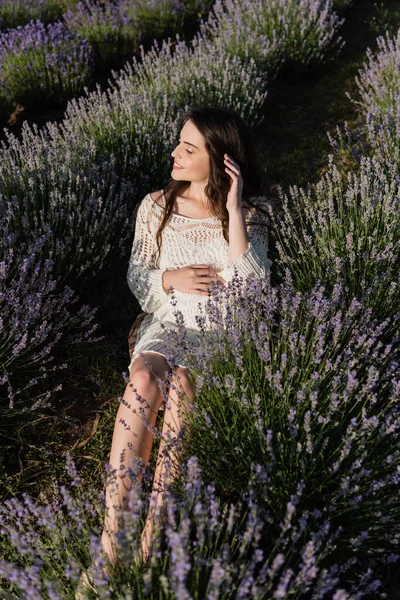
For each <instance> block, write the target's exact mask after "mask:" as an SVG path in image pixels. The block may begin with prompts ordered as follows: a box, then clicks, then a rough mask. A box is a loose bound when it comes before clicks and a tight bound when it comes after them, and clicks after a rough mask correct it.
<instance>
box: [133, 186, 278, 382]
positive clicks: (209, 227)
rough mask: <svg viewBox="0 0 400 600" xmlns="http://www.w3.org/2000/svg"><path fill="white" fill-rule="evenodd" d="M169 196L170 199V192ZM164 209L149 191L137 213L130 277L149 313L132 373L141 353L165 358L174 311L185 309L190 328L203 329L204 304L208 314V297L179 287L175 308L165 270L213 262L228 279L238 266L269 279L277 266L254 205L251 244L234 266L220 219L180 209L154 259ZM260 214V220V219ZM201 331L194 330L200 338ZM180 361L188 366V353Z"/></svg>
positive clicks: (177, 358) (244, 272)
mask: <svg viewBox="0 0 400 600" xmlns="http://www.w3.org/2000/svg"><path fill="white" fill-rule="evenodd" d="M163 199H164V202H165V197H164V196H163ZM251 200H252V202H253V203H254V204H256V201H257V200H258V201H262V202H263V206H265V198H252V199H251ZM163 211H164V208H163V206H160V205H159V204H157V202H155V201H154V200H153V198H152V197H151V195H150V194H147V195H146V196H145V197H144V198H143V200H142V201H141V203H140V205H139V208H138V211H137V215H136V226H135V235H134V240H133V246H132V252H131V257H130V260H129V267H128V274H127V280H128V285H129V288H130V289H131V291H132V293H133V294H134V295H135V297H136V298H137V300H138V302H139V304H140V306H141V308H142V310H143V311H144V312H146V313H149V314H148V315H146V316H145V317H144V319H143V321H142V323H141V325H140V327H139V330H138V333H137V338H136V344H135V348H134V351H133V353H132V356H131V362H130V364H129V367H128V369H129V371H130V369H131V365H132V362H133V361H134V359H135V358H136V357H137V356H138V355H139V354H140V353H141V352H149V351H150V352H155V353H157V354H161V355H163V356H165V354H166V352H167V353H168V352H169V351H170V348H169V346H168V340H167V339H166V338H167V336H166V333H165V330H164V329H163V327H162V326H161V323H163V324H164V325H165V326H166V327H167V328H174V327H176V320H175V317H174V314H173V312H174V311H176V310H179V311H180V312H181V313H182V315H183V317H184V321H185V326H186V328H187V329H188V330H190V331H192V332H196V331H199V327H198V325H197V323H196V320H195V316H196V315H199V314H200V311H199V304H200V305H201V306H202V307H203V314H204V313H205V310H204V308H205V305H206V303H207V301H208V296H201V295H198V294H188V293H184V292H180V291H179V290H174V296H175V298H176V300H177V305H176V307H174V306H172V305H171V303H170V301H171V293H166V292H165V291H164V289H163V287H162V274H163V273H164V271H165V270H167V269H177V268H180V267H184V266H187V265H194V264H210V265H211V268H214V269H217V270H221V272H220V273H219V274H220V276H221V277H223V279H224V280H225V281H226V282H228V281H230V280H231V279H232V277H233V275H234V268H235V267H236V269H237V272H238V274H239V275H240V276H241V277H243V278H245V277H247V276H248V275H249V274H250V273H254V274H255V275H256V276H257V277H260V278H264V277H265V275H266V273H267V271H268V270H269V268H270V266H271V264H272V261H271V260H270V259H269V258H268V255H267V252H268V235H267V227H265V226H264V225H260V224H258V225H257V224H256V223H255V222H254V221H258V223H260V220H261V213H258V214H257V211H255V209H253V208H245V209H244V215H245V219H246V223H247V231H248V236H249V247H248V249H247V250H246V252H244V253H243V254H241V255H240V256H239V257H238V258H237V259H236V260H235V261H234V262H233V263H232V264H231V265H230V266H228V250H229V247H228V244H227V242H226V241H225V238H224V236H223V233H222V225H221V222H220V220H219V219H218V218H217V217H208V218H205V219H194V218H192V217H186V216H182V215H178V214H174V213H172V215H171V217H170V220H169V221H168V223H167V224H166V226H165V228H164V230H163V232H162V243H161V254H160V258H159V260H158V261H157V264H155V263H154V262H152V260H151V257H152V254H153V251H154V250H155V249H156V248H157V242H156V233H157V231H158V227H159V224H160V222H161V219H162V216H163ZM255 215H257V219H255V218H254V216H255ZM263 219H265V217H263ZM252 221H253V222H252ZM196 335H197V334H196V333H194V336H196ZM192 340H193V333H192ZM174 363H175V364H176V365H178V366H181V367H184V366H185V364H184V355H183V354H181V353H175V354H174Z"/></svg>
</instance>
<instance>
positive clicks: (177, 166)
mask: <svg viewBox="0 0 400 600" xmlns="http://www.w3.org/2000/svg"><path fill="white" fill-rule="evenodd" d="M172 168H173V169H176V170H177V171H179V170H180V169H183V167H180V166H179V165H176V164H175V163H174V164H173V167H172Z"/></svg>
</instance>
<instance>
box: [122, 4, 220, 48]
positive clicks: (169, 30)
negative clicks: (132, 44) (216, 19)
mask: <svg viewBox="0 0 400 600" xmlns="http://www.w3.org/2000/svg"><path fill="white" fill-rule="evenodd" d="M212 4H213V2H212V0H178V1H177V0H161V1H160V0H150V1H149V0H135V1H134V2H133V3H132V2H131V3H130V5H131V6H132V9H131V11H132V16H133V19H134V21H135V23H136V27H137V29H138V31H140V33H141V36H142V37H143V38H145V39H146V38H147V39H148V38H151V39H154V38H155V37H158V38H161V37H164V36H166V35H173V34H175V33H176V32H177V31H182V30H183V29H184V28H185V27H186V26H187V25H189V24H190V22H193V21H195V20H197V19H199V18H200V17H201V16H203V15H205V14H206V13H208V11H209V10H210V8H211V6H212Z"/></svg>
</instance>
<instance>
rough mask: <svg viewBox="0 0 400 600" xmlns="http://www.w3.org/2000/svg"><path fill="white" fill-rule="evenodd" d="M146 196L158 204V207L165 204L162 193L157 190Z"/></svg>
mask: <svg viewBox="0 0 400 600" xmlns="http://www.w3.org/2000/svg"><path fill="white" fill-rule="evenodd" d="M147 195H148V196H150V198H151V199H152V200H153V201H154V202H155V203H156V204H158V206H164V205H165V202H164V200H165V199H164V191H163V190H158V191H156V192H150V193H149V194H147Z"/></svg>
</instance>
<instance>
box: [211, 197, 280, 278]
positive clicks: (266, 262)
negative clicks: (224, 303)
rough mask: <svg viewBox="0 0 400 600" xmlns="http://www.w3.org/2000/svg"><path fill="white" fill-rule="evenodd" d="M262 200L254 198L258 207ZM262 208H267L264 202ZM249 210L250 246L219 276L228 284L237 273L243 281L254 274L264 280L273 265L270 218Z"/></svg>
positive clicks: (247, 221)
mask: <svg viewBox="0 0 400 600" xmlns="http://www.w3.org/2000/svg"><path fill="white" fill-rule="evenodd" d="M262 200H263V199H262V198H259V199H255V198H252V201H253V203H254V204H255V205H256V206H257V203H258V202H262ZM262 206H263V208H266V203H265V202H263V203H262ZM248 210H249V217H247V218H246V223H247V233H248V236H249V246H248V248H247V250H246V251H245V252H243V253H242V254H241V255H240V256H238V258H237V259H236V260H235V261H234V262H233V263H232V264H230V265H229V266H227V267H225V269H223V270H222V271H220V273H219V275H220V276H221V277H223V279H224V280H225V281H226V283H228V281H231V280H232V278H233V276H234V274H235V271H236V272H237V273H238V275H239V277H242V278H243V279H245V278H246V277H247V276H248V275H250V273H254V274H255V275H256V277H258V278H260V279H263V278H264V277H265V276H266V274H267V272H268V271H269V269H270V268H271V265H272V260H270V259H269V258H268V224H269V219H268V216H266V215H263V214H262V213H261V212H259V211H257V210H256V209H254V208H251V209H248Z"/></svg>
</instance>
